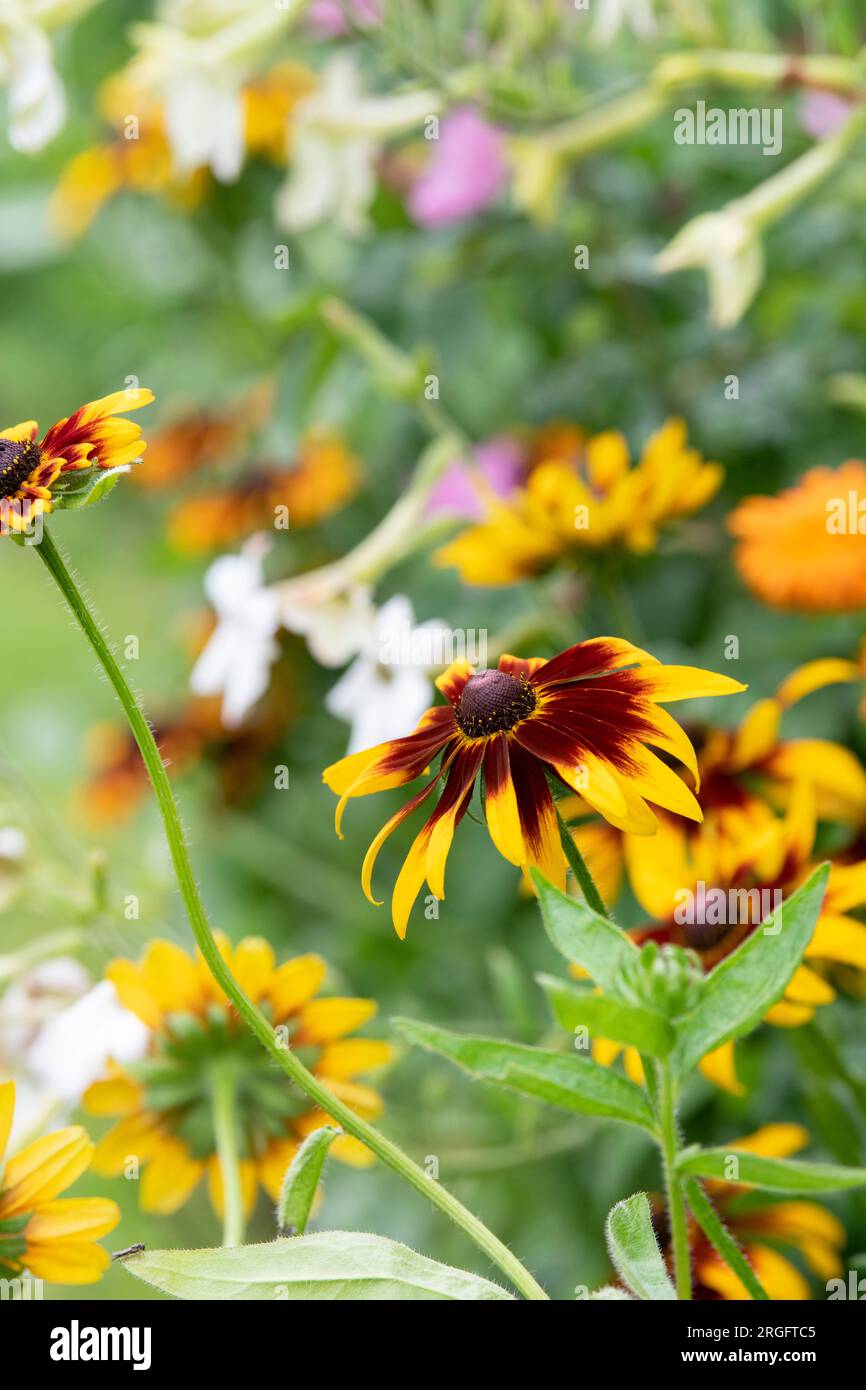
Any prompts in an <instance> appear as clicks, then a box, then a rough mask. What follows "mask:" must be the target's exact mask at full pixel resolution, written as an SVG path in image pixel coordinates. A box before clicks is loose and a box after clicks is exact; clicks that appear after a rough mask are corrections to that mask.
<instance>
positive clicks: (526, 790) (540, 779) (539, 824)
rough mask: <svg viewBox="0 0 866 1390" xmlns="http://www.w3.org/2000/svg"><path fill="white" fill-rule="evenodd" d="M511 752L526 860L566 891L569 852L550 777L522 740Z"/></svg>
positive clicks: (514, 744)
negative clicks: (550, 785)
mask: <svg viewBox="0 0 866 1390" xmlns="http://www.w3.org/2000/svg"><path fill="white" fill-rule="evenodd" d="M509 752H510V756H511V776H512V778H513V780H514V790H515V792H516V794H517V807H518V810H519V812H520V825H521V828H522V830H523V842H524V845H525V846H526V862H527V864H529V865H532V866H534V867H535V868H537V869H538V870H539V872H540V873H542V874H543V875H544V877H545V878H546V879H547V880H548V881H549V882H550V883H552V884H553V885H554V887H556V888H559V889H561V890H562V891H564V890H565V855H564V852H563V849H562V844H561V841H560V838H559V822H558V821H557V818H556V811H555V809H554V805H553V798H552V796H551V795H550V789H549V787H548V785H547V779H546V778H545V776H544V772H543V771H542V769H541V767H540V766H539V764H538V763H537V762H536V760H535V759H534V758H533V757H531V756H530V755H529V754H528V753H527V752H526V751H525V749H523V748H522V747H520V746H519V745H518V744H516V743H513V744H512V745H511V748H510V750H509Z"/></svg>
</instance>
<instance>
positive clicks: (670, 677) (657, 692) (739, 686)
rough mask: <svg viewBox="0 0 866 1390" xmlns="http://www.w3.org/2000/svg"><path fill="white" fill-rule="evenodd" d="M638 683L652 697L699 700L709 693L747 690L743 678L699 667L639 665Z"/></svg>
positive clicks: (671, 699)
mask: <svg viewBox="0 0 866 1390" xmlns="http://www.w3.org/2000/svg"><path fill="white" fill-rule="evenodd" d="M641 686H642V689H643V692H644V694H646V695H648V696H649V698H650V699H651V700H657V701H659V702H660V703H670V702H672V701H674V700H699V699H703V698H705V697H706V696H709V695H736V694H737V693H738V692H739V691H741V690H748V688H749V687H748V686H747V685H743V683H742V681H735V680H734V679H733V678H732V677H731V676H720V675H718V674H717V673H716V672H715V671H702V670H701V669H700V667H698V666H661V665H659V666H649V667H642V668H641Z"/></svg>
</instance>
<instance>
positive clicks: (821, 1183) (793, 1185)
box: [678, 1146, 866, 1192]
mask: <svg viewBox="0 0 866 1390" xmlns="http://www.w3.org/2000/svg"><path fill="white" fill-rule="evenodd" d="M731 1159H736V1160H737V1168H736V1176H735V1177H734V1176H732V1174H731ZM678 1167H679V1171H680V1172H681V1173H692V1174H694V1175H695V1177H699V1178H721V1179H722V1180H723V1181H725V1182H735V1183H746V1184H747V1185H748V1186H750V1187H762V1188H764V1189H765V1190H766V1191H767V1192H842V1191H844V1189H845V1188H848V1187H866V1168H842V1167H840V1166H839V1165H838V1164H835V1163H805V1162H803V1160H802V1159H795V1158H765V1157H764V1156H763V1154H754V1153H749V1152H748V1150H746V1149H738V1148H736V1147H734V1146H732V1147H731V1148H729V1149H697V1150H694V1149H687V1150H686V1151H685V1152H684V1154H683V1156H682V1158H681V1160H680V1163H679V1165H678Z"/></svg>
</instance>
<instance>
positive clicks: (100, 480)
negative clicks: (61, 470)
mask: <svg viewBox="0 0 866 1390" xmlns="http://www.w3.org/2000/svg"><path fill="white" fill-rule="evenodd" d="M131 466H132V465H131V464H129V463H122V464H120V465H119V466H118V467H117V468H88V469H82V470H81V471H80V472H77V473H67V474H66V475H65V478H66V479H68V480H69V481H68V482H66V481H64V482H63V483H62V485H61V484H58V483H55V484H54V487H53V488H52V509H53V510H54V511H55V512H78V511H81V509H82V508H83V507H93V506H95V505H96V503H97V502H102V501H103V500H104V499H105V498H106V497H107V496H108V494H109V493H110V492H111V491H112V489H113V488H114V487H115V486H116V485H117V482H118V480H119V479H120V476H121V474H123V473H128V472H129V470H130V468H131Z"/></svg>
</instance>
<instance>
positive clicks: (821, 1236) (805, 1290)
mask: <svg viewBox="0 0 866 1390" xmlns="http://www.w3.org/2000/svg"><path fill="white" fill-rule="evenodd" d="M808 1142H809V1135H808V1132H807V1131H806V1130H805V1129H803V1128H802V1127H801V1126H800V1125H795V1124H770V1125H763V1126H762V1127H761V1128H760V1129H759V1130H757V1131H756V1132H755V1133H754V1134H749V1135H747V1136H746V1137H745V1138H744V1139H736V1140H735V1141H734V1142H733V1143H732V1144H731V1146H730V1147H731V1148H732V1149H747V1150H748V1151H749V1152H750V1153H754V1154H760V1155H762V1156H763V1157H764V1158H789V1157H790V1156H791V1155H792V1154H795V1153H798V1152H799V1151H800V1150H801V1149H803V1148H805V1147H806V1145H807V1144H808ZM704 1186H705V1187H706V1189H707V1192H708V1193H709V1195H710V1196H711V1197H712V1199H713V1202H714V1204H715V1206H716V1208H717V1210H718V1211H719V1213H720V1215H721V1217H722V1219H723V1220H724V1222H725V1225H726V1226H727V1228H728V1230H729V1231H730V1232H731V1234H732V1235H733V1236H734V1237H735V1239H736V1240H737V1242H738V1243H739V1244H740V1245H741V1247H742V1249H743V1253H744V1255H745V1257H746V1259H747V1260H748V1262H749V1264H750V1265H751V1266H752V1268H753V1269H754V1271H755V1275H756V1276H757V1279H758V1281H759V1283H760V1284H761V1285H762V1286H763V1288H764V1289H765V1291H766V1292H767V1294H769V1296H770V1298H771V1299H782V1300H784V1299H789V1298H792V1299H808V1298H810V1297H811V1292H810V1289H809V1285H808V1282H807V1281H806V1279H805V1278H804V1277H803V1275H802V1274H801V1273H800V1271H799V1269H798V1268H797V1267H796V1265H794V1264H792V1263H791V1261H790V1260H789V1259H788V1258H787V1257H786V1256H785V1255H783V1254H782V1253H781V1251H780V1250H779V1248H778V1247H779V1246H787V1247H788V1248H789V1249H791V1250H795V1251H797V1253H798V1254H800V1255H801V1256H802V1258H803V1260H804V1261H805V1263H806V1265H807V1267H808V1268H809V1269H810V1270H811V1272H812V1273H813V1274H815V1275H816V1276H817V1277H818V1279H820V1280H821V1282H822V1284H825V1285H826V1283H827V1281H828V1280H829V1279H833V1278H835V1277H837V1276H838V1275H839V1274H840V1273H841V1271H842V1261H841V1259H840V1255H841V1252H842V1250H844V1248H845V1244H846V1240H847V1237H846V1234H845V1228H844V1226H843V1225H842V1223H841V1221H839V1219H838V1217H836V1216H834V1215H833V1213H832V1212H830V1211H828V1210H827V1208H826V1207H822V1206H819V1205H818V1203H817V1202H804V1201H799V1200H783V1201H772V1200H771V1199H770V1198H768V1197H766V1196H765V1197H763V1199H762V1200H761V1202H760V1203H757V1202H756V1201H755V1199H754V1196H753V1194H752V1189H750V1188H747V1187H745V1186H744V1185H742V1184H740V1183H728V1182H722V1181H721V1180H706V1179H705V1180H704ZM666 1243H667V1242H666V1240H665V1238H664V1234H663V1235H662V1244H663V1246H665V1245H666ZM689 1246H690V1250H691V1256H692V1270H693V1272H694V1279H695V1283H694V1288H693V1290H692V1297H693V1298H696V1299H716V1298H724V1299H749V1298H751V1294H750V1293H749V1291H748V1289H746V1288H745V1286H744V1285H743V1283H742V1282H741V1280H740V1279H739V1277H738V1276H737V1275H736V1274H735V1273H734V1271H733V1270H732V1269H730V1268H729V1266H728V1265H726V1264H725V1262H724V1261H723V1260H722V1259H721V1257H720V1256H719V1255H718V1254H717V1253H716V1251H715V1250H714V1249H713V1247H712V1245H711V1244H710V1242H709V1241H708V1240H707V1238H706V1236H705V1235H704V1233H703V1231H702V1230H701V1229H700V1227H699V1226H698V1225H697V1223H696V1222H695V1221H694V1219H693V1218H691V1217H690V1218H689Z"/></svg>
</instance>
